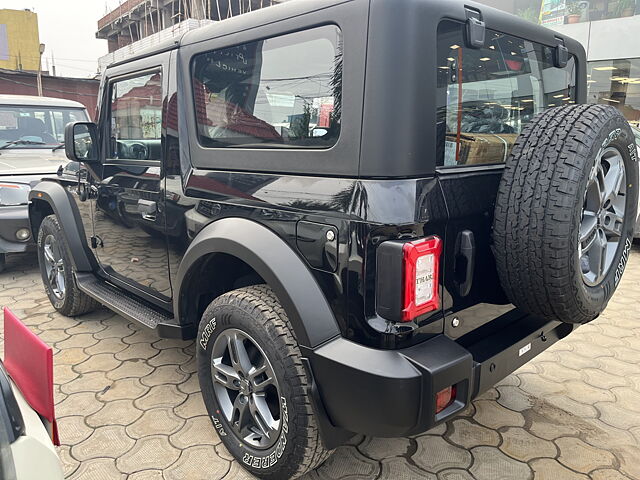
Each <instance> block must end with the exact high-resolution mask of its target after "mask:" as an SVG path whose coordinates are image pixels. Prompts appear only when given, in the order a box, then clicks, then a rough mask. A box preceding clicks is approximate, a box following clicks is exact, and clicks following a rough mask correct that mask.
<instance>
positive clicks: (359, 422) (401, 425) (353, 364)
mask: <svg viewBox="0 0 640 480" xmlns="http://www.w3.org/2000/svg"><path fill="white" fill-rule="evenodd" d="M486 327H487V328H486V331H485V333H487V334H486V335H482V334H481V333H482V332H474V336H473V337H467V338H466V339H465V337H463V338H462V339H460V340H459V341H454V340H451V339H450V338H448V337H446V336H445V335H438V336H436V337H434V338H432V339H430V340H428V341H426V342H424V343H421V344H419V345H415V346H413V347H410V348H407V349H403V350H376V349H373V348H369V347H365V346H362V345H358V344H355V343H353V342H350V341H349V340H346V339H344V338H337V339H335V340H332V341H330V342H329V343H327V344H325V345H323V346H321V347H319V348H318V349H316V350H314V351H313V352H309V360H310V364H311V369H312V372H313V378H314V382H315V384H316V385H315V386H316V387H317V389H318V393H319V400H320V401H321V402H322V406H323V408H324V412H326V416H327V420H328V422H329V423H330V424H331V425H332V426H334V427H336V428H338V429H343V430H347V431H350V432H353V433H362V434H366V435H373V436H380V437H397V436H405V435H413V434H417V433H421V432H424V431H426V430H429V429H431V428H433V427H434V426H436V425H438V424H439V423H441V422H443V421H445V420H447V419H449V418H451V417H453V416H455V415H456V414H457V413H459V412H460V411H462V410H463V409H464V408H465V407H466V406H467V405H468V403H469V402H470V400H471V399H473V398H474V397H476V396H477V395H478V394H480V393H482V392H483V391H485V390H487V389H488V388H490V387H491V386H493V385H494V384H496V383H497V382H498V381H500V380H501V379H502V378H504V377H506V376H507V375H509V374H510V373H512V372H513V371H515V370H516V369H518V368H519V367H520V366H522V365H524V364H525V363H527V362H528V361H529V360H531V359H532V358H533V357H535V356H536V355H538V354H539V353H541V352H542V351H544V350H546V349H547V348H548V347H549V346H551V345H553V344H554V343H555V342H557V341H558V340H560V339H562V338H564V337H565V336H567V335H568V334H569V333H570V332H571V331H572V330H573V329H574V325H569V324H563V323H560V322H547V321H544V320H539V319H535V318H532V317H524V318H522V319H520V320H518V321H516V322H513V323H510V324H508V325H505V326H499V328H495V327H496V326H495V325H494V326H493V329H492V328H491V327H490V326H489V325H488V326H486ZM451 385H455V386H456V387H457V388H456V390H457V392H456V397H455V401H454V402H453V403H452V404H451V405H450V406H448V407H447V408H446V409H444V410H443V411H442V412H440V413H437V414H436V402H435V395H436V393H437V392H438V391H440V390H442V389H445V388H447V387H448V386H451ZM329 443H331V442H329Z"/></svg>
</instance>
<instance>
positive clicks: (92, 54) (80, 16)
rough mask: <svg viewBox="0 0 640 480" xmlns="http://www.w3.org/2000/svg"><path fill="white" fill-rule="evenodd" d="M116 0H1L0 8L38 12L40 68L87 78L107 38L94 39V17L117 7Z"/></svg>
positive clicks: (105, 50) (94, 69) (67, 75)
mask: <svg viewBox="0 0 640 480" xmlns="http://www.w3.org/2000/svg"><path fill="white" fill-rule="evenodd" d="M118 3H119V1H118V0H2V1H1V2H0V8H9V9H14V10H22V9H25V8H28V9H29V10H31V11H33V12H35V13H37V14H38V30H39V32H40V43H44V44H45V52H44V55H43V57H42V67H43V69H46V68H47V62H48V64H49V70H51V55H52V54H53V56H54V58H55V65H56V75H60V76H66V77H89V76H93V75H95V73H96V71H97V69H98V57H101V56H102V55H105V54H106V53H107V41H106V40H98V39H97V38H96V30H97V29H98V19H99V18H101V17H103V16H104V15H105V13H107V12H108V11H109V10H112V9H113V8H115V7H117V6H118Z"/></svg>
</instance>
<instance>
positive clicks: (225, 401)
mask: <svg viewBox="0 0 640 480" xmlns="http://www.w3.org/2000/svg"><path fill="white" fill-rule="evenodd" d="M211 378H212V380H213V390H214V394H215V396H216V400H217V402H218V405H219V407H220V414H221V415H222V416H224V418H225V419H226V420H227V422H228V423H229V425H230V426H231V429H232V430H233V432H234V433H235V434H236V436H237V437H238V438H239V439H240V440H241V441H243V442H246V443H247V444H249V445H251V446H252V447H254V448H256V449H267V448H270V447H271V446H273V445H274V444H275V442H276V441H277V440H278V437H279V433H280V429H281V426H282V422H281V411H280V386H279V384H278V380H277V378H276V376H275V372H274V370H273V367H272V365H271V362H270V361H269V359H268V358H267V356H266V354H265V353H264V351H263V350H262V348H260V346H259V345H258V343H257V342H256V341H255V340H254V339H253V338H252V337H251V336H250V335H249V334H247V333H245V332H243V331H242V330H239V329H235V328H229V329H226V330H224V331H223V332H222V333H220V335H218V337H217V338H216V340H215V342H214V344H213V349H212V357H211Z"/></svg>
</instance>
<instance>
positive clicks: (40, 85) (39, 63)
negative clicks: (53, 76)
mask: <svg viewBox="0 0 640 480" xmlns="http://www.w3.org/2000/svg"><path fill="white" fill-rule="evenodd" d="M43 53H44V43H41V44H40V56H39V57H38V96H39V97H41V96H42V54H43Z"/></svg>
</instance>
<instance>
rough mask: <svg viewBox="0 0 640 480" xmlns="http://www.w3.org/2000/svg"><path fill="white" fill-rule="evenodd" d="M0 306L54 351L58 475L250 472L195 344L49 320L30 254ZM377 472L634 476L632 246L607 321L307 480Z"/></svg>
mask: <svg viewBox="0 0 640 480" xmlns="http://www.w3.org/2000/svg"><path fill="white" fill-rule="evenodd" d="M0 305H9V306H10V307H11V308H12V309H13V310H14V311H15V313H17V314H18V315H19V316H20V317H21V318H22V319H23V320H24V322H25V323H26V324H28V325H29V327H31V328H32V329H33V330H34V331H35V332H36V333H37V334H38V335H40V337H41V338H42V339H43V340H45V341H46V342H48V343H49V344H50V345H52V346H53V347H54V352H55V357H54V358H55V381H56V391H55V396H56V403H57V406H56V409H57V415H58V418H59V422H60V435H61V438H62V442H63V443H64V445H63V446H62V447H60V450H59V451H60V456H61V457H62V461H63V463H64V468H65V471H66V474H67V476H68V478H70V479H74V480H93V479H120V478H127V476H128V478H129V479H135V480H142V479H166V480H169V479H180V480H197V479H207V480H215V479H221V478H225V479H245V478H250V476H249V475H247V474H246V473H245V472H244V471H243V470H242V469H241V468H240V467H239V465H238V464H237V463H236V462H233V461H232V460H231V457H230V456H229V454H228V452H227V451H226V450H225V448H224V447H223V446H222V445H221V444H220V441H219V439H218V437H217V436H216V433H215V430H214V429H213V427H212V426H211V424H210V422H209V419H208V418H207V416H206V412H205V408H204V405H203V403H202V400H201V398H200V393H199V389H198V382H197V377H196V374H195V364H194V358H193V354H194V348H193V343H192V342H182V341H175V340H158V339H157V338H156V337H154V335H153V334H152V333H149V332H147V331H145V330H143V329H142V328H139V327H138V326H136V325H134V324H129V323H127V322H126V321H125V320H123V319H122V318H120V317H118V316H116V315H114V314H112V313H110V312H109V311H106V310H101V311H98V312H95V313H93V314H90V315H86V316H84V317H82V318H79V319H69V318H65V317H62V316H60V315H58V314H56V313H52V312H53V309H52V307H51V305H50V304H49V301H48V300H47V298H46V296H45V294H44V291H43V289H42V287H41V284H40V279H39V274H38V270H37V265H36V262H35V259H34V256H33V255H24V256H17V257H12V258H10V259H9V262H8V269H7V271H5V272H4V273H2V274H0ZM0 332H1V330H0ZM1 343H2V337H1V334H0V347H1ZM374 478H376V479H394V480H396V479H436V478H439V479H443V480H464V479H473V478H476V479H479V480H484V479H487V480H489V479H490V480H494V479H500V478H504V479H517V480H522V479H530V478H535V479H551V480H564V479H568V480H571V479H587V478H592V479H594V480H604V479H607V480H617V479H625V478H626V479H640V248H639V247H638V246H635V247H634V250H633V253H632V255H631V259H630V261H629V265H628V267H627V272H626V274H625V277H624V279H623V281H622V284H621V286H620V288H619V289H618V292H617V293H616V295H615V298H614V299H613V301H612V302H611V304H610V306H609V307H608V309H607V311H606V312H605V314H603V315H602V316H601V317H600V318H599V319H597V320H596V321H594V322H592V323H591V324H589V325H586V326H584V327H582V328H580V329H579V330H578V331H576V332H575V333H573V334H572V335H571V336H570V337H569V338H567V339H565V340H563V341H561V342H559V343H557V344H556V345H554V346H553V347H552V348H551V349H549V350H548V351H547V352H545V353H544V354H542V355H540V356H539V357H537V358H536V359H535V360H534V361H533V362H530V363H529V364H528V365H526V366H525V367H523V368H521V369H520V370H518V371H517V372H516V373H515V374H513V375H510V376H509V377H507V378H506V379H505V380H504V381H502V382H501V383H500V384H499V385H498V386H497V387H496V388H494V389H491V390H490V391H489V392H487V393H486V394H484V395H483V396H482V397H481V398H479V399H477V400H476V401H475V402H473V405H472V406H470V407H469V408H468V410H467V411H466V412H465V414H464V415H462V416H460V417H458V418H457V419H455V420H452V421H450V422H448V423H447V424H446V425H443V426H441V427H439V428H437V429H435V430H433V431H431V432H428V433H427V434H424V435H419V436H417V437H414V438H398V439H392V440H387V439H377V438H363V437H357V438H356V439H354V440H353V441H352V442H351V444H350V445H348V446H345V447H342V448H340V449H338V450H337V451H336V452H335V454H334V455H333V457H331V459H329V460H328V461H327V462H326V463H325V464H324V465H323V466H322V467H321V468H320V469H318V471H317V472H313V473H312V474H310V475H308V476H307V477H306V479H305V480H318V479H350V480H356V479H374Z"/></svg>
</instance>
